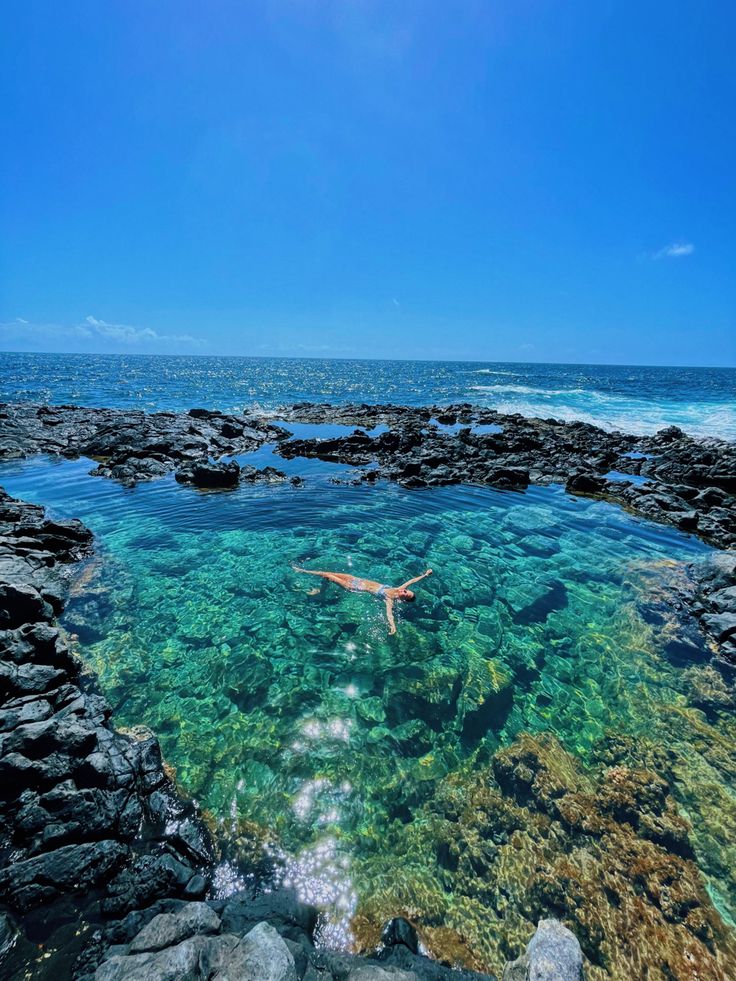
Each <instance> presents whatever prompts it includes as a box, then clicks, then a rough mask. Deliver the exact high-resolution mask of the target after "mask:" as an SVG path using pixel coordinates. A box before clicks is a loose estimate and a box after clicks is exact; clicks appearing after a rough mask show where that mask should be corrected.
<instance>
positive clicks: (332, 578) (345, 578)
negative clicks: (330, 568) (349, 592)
mask: <svg viewBox="0 0 736 981" xmlns="http://www.w3.org/2000/svg"><path fill="white" fill-rule="evenodd" d="M291 568H292V569H293V570H294V572H306V574H307V575H308V576H320V577H321V578H322V579H327V580H328V582H334V583H335V584H336V585H337V586H342V588H343V589H350V588H351V586H350V583H351V582H352V581H353V577H352V576H349V575H348V574H347V573H346V572H322V571H321V570H318V569H301V568H300V567H299V566H298V565H293V566H292V567H291ZM317 592H319V590H317ZM310 595H314V592H313V591H312V592H311V593H310Z"/></svg>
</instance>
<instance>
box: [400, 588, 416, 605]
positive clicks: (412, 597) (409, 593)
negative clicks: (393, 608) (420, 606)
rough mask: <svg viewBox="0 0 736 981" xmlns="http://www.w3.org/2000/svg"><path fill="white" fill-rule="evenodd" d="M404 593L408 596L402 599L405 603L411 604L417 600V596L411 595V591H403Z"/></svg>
mask: <svg viewBox="0 0 736 981" xmlns="http://www.w3.org/2000/svg"><path fill="white" fill-rule="evenodd" d="M405 592H406V593H408V595H407V596H404V597H403V599H404V600H405V601H406V602H407V603H413V602H414V600H415V599H416V598H417V594H416V593H412V591H411V590H410V589H407V590H405Z"/></svg>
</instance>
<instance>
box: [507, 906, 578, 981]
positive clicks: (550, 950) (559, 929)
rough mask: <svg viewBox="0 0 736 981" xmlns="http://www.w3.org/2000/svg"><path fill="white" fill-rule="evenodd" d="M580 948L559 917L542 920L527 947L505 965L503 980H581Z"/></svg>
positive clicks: (573, 935)
mask: <svg viewBox="0 0 736 981" xmlns="http://www.w3.org/2000/svg"><path fill="white" fill-rule="evenodd" d="M582 978H583V952H582V951H581V949H580V944H579V943H578V941H577V938H576V937H575V934H573V933H571V932H570V931H569V930H568V929H567V927H564V926H563V925H562V924H561V923H560V922H559V921H558V920H541V921H540V923H539V926H538V927H537V932H536V933H535V934H534V936H533V937H532V939H531V940H530V941H529V945H528V946H527V948H526V951H525V952H524V953H523V954H522V955H521V957H519V958H518V960H515V961H512V962H510V963H508V964H507V965H506V967H505V968H504V972H503V981H582Z"/></svg>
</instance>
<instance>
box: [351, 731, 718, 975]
mask: <svg viewBox="0 0 736 981" xmlns="http://www.w3.org/2000/svg"><path fill="white" fill-rule="evenodd" d="M603 748H605V755H606V764H601V765H598V766H596V767H595V768H593V769H591V770H589V771H588V770H585V769H583V768H582V767H581V765H580V763H579V762H577V761H576V760H575V759H574V758H573V757H572V756H571V755H570V754H569V753H567V752H566V751H565V750H564V749H563V748H562V746H561V745H560V744H559V743H558V742H557V740H556V739H554V738H553V737H550V736H539V737H534V736H531V735H529V734H523V735H522V736H520V737H519V738H518V739H517V741H516V742H515V743H513V744H512V745H511V746H509V747H507V748H505V749H502V750H499V751H498V752H497V753H496V754H495V755H494V757H493V760H492V765H491V768H490V770H491V772H489V773H488V774H487V776H486V777H485V778H484V777H482V776H479V775H477V774H476V775H474V776H472V777H470V778H469V779H467V780H464V779H463V778H462V777H461V776H460V775H459V774H451V775H450V776H449V777H448V779H447V781H446V784H445V786H444V788H443V789H442V790H441V792H440V793H439V794H438V795H437V797H436V798H434V799H433V800H432V801H431V802H429V803H428V804H427V805H426V806H425V808H424V812H423V814H422V815H421V816H420V817H418V819H417V821H416V825H417V832H416V835H415V838H414V840H413V847H414V848H415V849H423V848H424V849H429V848H435V849H436V850H437V853H438V856H439V857H440V860H441V863H442V864H443V865H444V867H445V868H446V869H447V870H448V874H449V873H451V875H452V886H451V889H452V891H453V892H454V894H455V897H454V902H453V906H452V907H450V906H449V905H448V903H447V902H443V899H442V893H441V891H438V892H433V891H431V890H429V891H427V893H426V894H425V902H424V903H423V904H422V905H421V906H420V905H419V904H418V901H417V898H416V897H417V896H421V895H422V894H421V892H417V891H416V890H415V891H414V897H415V898H414V900H413V903H412V909H411V910H406V911H405V913H404V915H407V916H410V917H411V919H412V922H413V924H414V925H415V927H416V928H417V930H418V933H419V936H420V938H421V940H422V941H423V942H424V944H425V945H426V946H427V947H428V948H429V950H430V951H431V952H433V953H435V954H436V955H438V956H440V957H441V956H443V955H444V956H446V951H447V949H448V947H449V944H450V943H451V936H450V935H451V933H452V931H455V933H456V938H457V940H456V943H457V944H458V949H461V948H462V947H464V953H463V955H462V956H463V957H464V958H465V959H466V963H479V962H485V963H489V962H490V963H491V964H492V965H493V964H494V963H495V964H496V965H498V966H499V967H500V966H501V965H502V964H503V961H504V959H506V958H508V957H510V956H512V955H513V954H514V951H517V952H518V950H519V948H520V947H522V946H523V945H524V944H525V943H526V940H527V939H528V937H529V936H530V934H531V932H532V930H533V926H534V924H535V923H536V922H537V921H538V920H539V919H540V918H544V917H548V916H553V917H555V918H557V919H559V920H560V921H562V922H563V923H564V924H565V925H566V926H568V927H569V928H570V929H571V930H572V931H573V933H574V934H575V936H576V937H577V938H578V940H579V942H580V945H581V947H582V950H583V953H584V954H585V957H586V960H587V965H586V976H587V977H588V978H591V979H601V981H602V979H603V978H609V977H613V978H639V977H649V978H661V979H665V978H678V979H694V978H713V979H720V981H726V979H727V978H729V977H730V976H731V968H732V967H733V965H734V964H736V938H735V937H734V934H733V932H732V931H730V930H729V929H728V927H727V926H726V925H725V924H724V923H723V921H722V920H721V918H720V916H719V914H718V912H717V911H716V910H715V908H714V907H713V904H712V902H711V900H710V897H709V896H708V893H707V892H706V889H705V884H704V882H703V879H702V876H701V874H700V871H699V870H698V868H697V866H696V864H695V862H694V861H693V859H692V847H691V843H690V839H689V825H688V823H687V822H686V821H685V820H684V819H683V818H682V817H681V816H680V815H679V813H678V808H677V806H676V804H675V802H674V801H673V799H672V797H671V795H670V793H669V787H668V784H667V782H666V781H665V780H664V779H663V778H662V777H661V776H659V775H658V774H657V773H655V772H653V771H652V770H649V769H647V768H645V767H644V766H641V765H640V766H635V765H633V761H632V759H631V752H632V746H631V745H630V744H623V743H622V744H617V743H616V742H615V741H613V742H607V743H606V745H605V747H602V749H603ZM624 757H626V759H624ZM447 888H448V890H449V888H450V880H449V878H448V883H447ZM443 907H444V909H445V912H444V914H443V915H442V921H443V924H444V925H443V927H441V928H438V926H437V924H438V920H439V917H438V912H440V911H441V910H442V909H443ZM387 908H391V909H393V910H401V908H402V881H401V877H400V876H397V878H396V881H394V882H390V883H389V882H387V883H386V888H385V890H384V891H383V893H382V894H377V895H375V896H373V897H371V899H370V900H368V901H367V902H366V903H365V904H362V905H361V906H360V907H359V909H358V912H357V916H356V920H357V923H358V926H359V936H360V938H361V939H362V940H363V942H364V943H365V944H366V945H370V943H371V938H372V937H374V936H375V934H376V931H377V930H378V924H379V922H380V920H381V912H380V911H381V909H387ZM515 970H516V969H515ZM505 976H506V975H505ZM516 976H517V975H516V974H511V975H510V977H512V978H515V977H516ZM522 976H523V975H522ZM531 976H536V975H531ZM541 976H543V975H541ZM552 976H554V975H552Z"/></svg>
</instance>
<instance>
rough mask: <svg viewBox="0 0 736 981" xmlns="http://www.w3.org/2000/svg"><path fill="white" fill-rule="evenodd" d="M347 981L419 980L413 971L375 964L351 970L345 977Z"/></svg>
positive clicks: (363, 965) (362, 965)
mask: <svg viewBox="0 0 736 981" xmlns="http://www.w3.org/2000/svg"><path fill="white" fill-rule="evenodd" d="M347 981H419V978H418V977H417V975H416V974H415V973H414V971H400V970H398V969H397V968H392V967H389V968H385V967H378V965H377V964H361V965H360V966H359V967H354V968H353V969H352V971H351V972H350V974H348V976H347Z"/></svg>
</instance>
